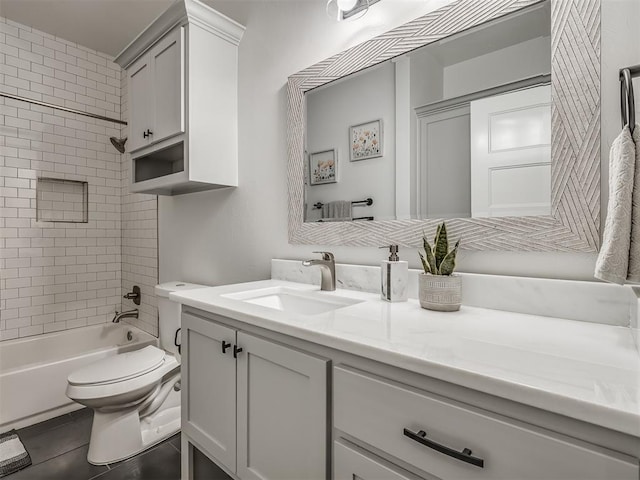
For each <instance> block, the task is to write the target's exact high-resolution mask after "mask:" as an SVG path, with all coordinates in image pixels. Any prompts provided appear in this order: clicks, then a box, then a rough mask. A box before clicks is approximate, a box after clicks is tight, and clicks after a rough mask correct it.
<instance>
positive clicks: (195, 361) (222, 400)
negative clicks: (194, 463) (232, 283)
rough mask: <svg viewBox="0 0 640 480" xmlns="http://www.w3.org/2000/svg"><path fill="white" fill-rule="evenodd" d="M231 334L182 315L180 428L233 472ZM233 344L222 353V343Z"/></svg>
mask: <svg viewBox="0 0 640 480" xmlns="http://www.w3.org/2000/svg"><path fill="white" fill-rule="evenodd" d="M235 337H236V332H235V330H233V329H231V328H227V327H223V326H222V325H218V324H216V323H213V322H211V321H208V320H204V319H202V318H199V317H196V316H194V315H190V314H188V313H184V314H183V315H182V345H183V347H182V348H183V350H182V387H183V388H182V429H183V431H184V433H186V434H187V435H188V436H190V437H191V438H193V439H194V440H195V441H196V442H198V443H199V444H200V445H201V446H202V447H203V448H204V449H206V450H207V452H209V453H210V454H211V455H212V456H214V457H215V458H216V459H218V460H219V461H220V462H221V463H223V464H224V465H225V466H226V467H227V468H228V469H229V470H231V471H234V472H235V467H236V362H235V359H234V358H233V345H234V344H235ZM223 341H224V342H226V343H225V345H226V344H229V345H231V346H230V347H228V348H226V353H223V352H222V342H223Z"/></svg>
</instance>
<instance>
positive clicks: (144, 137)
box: [127, 27, 185, 153]
mask: <svg viewBox="0 0 640 480" xmlns="http://www.w3.org/2000/svg"><path fill="white" fill-rule="evenodd" d="M183 38H184V28H183V27H176V28H174V29H173V30H172V31H171V32H169V33H168V34H167V35H166V36H165V37H163V38H162V40H160V41H159V42H158V43H157V44H156V45H155V46H154V47H153V48H151V49H150V50H149V53H147V54H145V55H143V56H142V57H140V58H139V59H138V60H136V61H135V62H134V63H133V64H132V65H131V67H129V68H128V69H127V78H128V81H129V105H130V108H129V112H130V114H129V118H130V120H129V121H130V126H129V151H130V152H132V153H135V152H136V151H137V150H139V149H141V148H143V147H146V146H148V145H152V144H155V143H157V142H160V141H162V140H165V139H167V138H169V137H173V136H175V135H179V134H181V133H184V110H185V108H184V52H183V43H184V42H183Z"/></svg>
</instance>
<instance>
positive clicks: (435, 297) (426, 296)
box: [418, 273, 462, 312]
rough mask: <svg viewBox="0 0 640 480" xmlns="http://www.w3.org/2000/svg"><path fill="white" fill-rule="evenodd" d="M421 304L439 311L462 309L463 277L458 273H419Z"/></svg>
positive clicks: (423, 306) (428, 308)
mask: <svg viewBox="0 0 640 480" xmlns="http://www.w3.org/2000/svg"><path fill="white" fill-rule="evenodd" d="M418 278H419V285H418V286H419V294H420V306H421V307H422V308H426V309H427V310H436V311H438V312H455V311H457V310H460V302H461V300H462V277H460V276H458V275H431V274H430V273H421V274H420V275H419V277H418Z"/></svg>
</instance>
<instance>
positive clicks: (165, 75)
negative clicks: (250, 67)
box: [116, 0, 244, 195]
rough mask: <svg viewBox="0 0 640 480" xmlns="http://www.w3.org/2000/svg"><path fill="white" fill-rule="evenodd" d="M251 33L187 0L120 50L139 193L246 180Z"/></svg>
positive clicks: (172, 192) (171, 192)
mask: <svg viewBox="0 0 640 480" xmlns="http://www.w3.org/2000/svg"><path fill="white" fill-rule="evenodd" d="M243 32H244V27H242V26H241V25H239V24H238V23H236V22H234V21H233V20H231V19H229V18H227V17H225V16H224V15H221V14H219V13H218V12H216V11H215V10H213V9H211V8H209V7H208V6H206V5H204V4H203V3H201V2H199V1H197V0H184V1H183V2H177V3H174V4H173V5H172V6H171V7H169V9H168V10H167V11H165V12H164V13H163V14H162V15H161V16H160V17H158V18H157V19H156V20H155V21H154V22H153V23H152V24H151V25H149V27H147V29H146V30H145V31H143V32H142V33H141V34H140V35H139V36H138V37H137V38H136V39H135V40H134V41H133V42H131V44H130V45H129V46H128V47H127V48H125V50H124V51H123V52H122V53H121V54H120V55H118V57H117V58H116V62H117V63H118V64H119V65H120V66H122V67H123V68H125V70H126V75H127V80H128V92H129V96H128V117H129V120H128V121H129V141H128V145H127V146H128V150H129V153H130V154H131V169H130V172H131V174H130V178H131V182H130V190H131V191H132V192H145V193H156V194H160V195H175V194H180V193H189V192H195V191H200V190H208V189H213V188H222V187H235V186H237V185H238V132H237V130H238V114H237V83H238V82H237V80H238V76H237V71H238V59H237V47H238V44H239V42H240V39H241V38H242V34H243Z"/></svg>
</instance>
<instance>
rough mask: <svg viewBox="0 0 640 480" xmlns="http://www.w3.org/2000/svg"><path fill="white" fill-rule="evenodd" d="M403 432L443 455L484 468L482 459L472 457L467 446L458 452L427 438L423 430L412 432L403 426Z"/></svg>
mask: <svg viewBox="0 0 640 480" xmlns="http://www.w3.org/2000/svg"><path fill="white" fill-rule="evenodd" d="M404 434H405V436H407V437H409V438H410V439H411V440H415V441H416V442H418V443H421V444H422V445H424V446H426V447H429V448H433V449H434V450H435V451H437V452H440V453H444V454H445V455H449V456H450V457H453V458H455V459H458V460H461V461H463V462H466V463H470V464H471V465H475V466H476V467H480V468H484V460H483V459H481V458H478V457H472V456H471V453H472V452H471V450H469V449H468V448H465V449H464V450H462V452H458V451H457V450H454V449H453V448H449V447H446V446H444V445H440V444H439V443H436V442H434V441H433V440H429V439H428V438H427V432H425V431H424V430H420V431H419V432H418V433H414V432H412V431H411V430H409V429H407V428H405V429H404Z"/></svg>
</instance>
